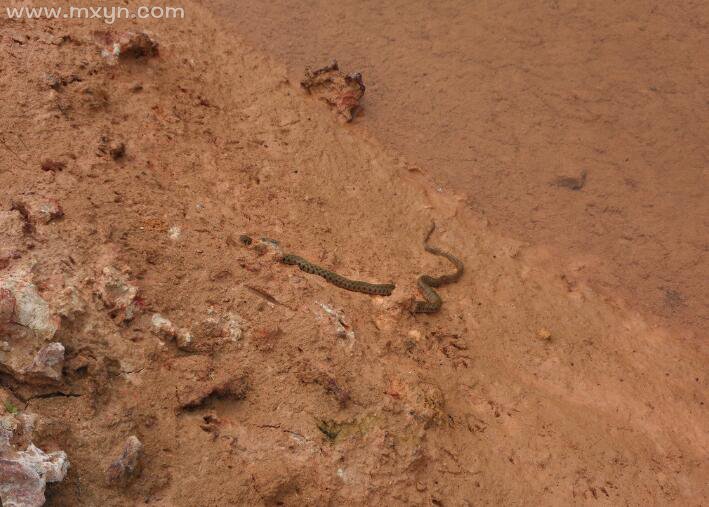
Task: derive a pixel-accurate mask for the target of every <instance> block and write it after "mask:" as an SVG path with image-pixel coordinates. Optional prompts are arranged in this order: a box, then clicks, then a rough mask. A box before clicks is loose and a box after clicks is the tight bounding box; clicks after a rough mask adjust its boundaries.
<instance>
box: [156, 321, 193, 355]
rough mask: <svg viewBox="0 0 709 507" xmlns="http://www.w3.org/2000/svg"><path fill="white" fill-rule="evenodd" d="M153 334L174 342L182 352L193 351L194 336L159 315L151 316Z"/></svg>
mask: <svg viewBox="0 0 709 507" xmlns="http://www.w3.org/2000/svg"><path fill="white" fill-rule="evenodd" d="M151 324H152V326H153V332H154V333H155V334H157V335H158V336H161V337H163V338H165V339H167V340H175V343H176V344H177V347H178V348H180V349H182V350H188V351H192V350H194V346H195V340H194V336H193V335H192V333H191V332H190V331H189V330H188V329H184V328H178V327H177V326H175V324H173V323H172V322H171V321H169V320H168V319H166V318H165V317H163V316H162V315H160V314H159V313H155V314H153V316H152V318H151Z"/></svg>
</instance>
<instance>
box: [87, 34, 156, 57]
mask: <svg viewBox="0 0 709 507" xmlns="http://www.w3.org/2000/svg"><path fill="white" fill-rule="evenodd" d="M94 37H95V38H96V39H97V41H98V42H99V43H100V44H101V45H102V46H104V47H103V49H102V50H101V55H102V56H103V57H104V58H106V59H107V60H108V61H109V63H111V64H115V63H117V62H118V60H119V59H125V58H149V57H153V56H157V54H158V43H157V42H156V41H155V40H153V39H152V38H151V37H150V36H149V35H148V34H147V33H145V32H123V33H121V34H118V35H116V34H114V33H113V32H95V33H94Z"/></svg>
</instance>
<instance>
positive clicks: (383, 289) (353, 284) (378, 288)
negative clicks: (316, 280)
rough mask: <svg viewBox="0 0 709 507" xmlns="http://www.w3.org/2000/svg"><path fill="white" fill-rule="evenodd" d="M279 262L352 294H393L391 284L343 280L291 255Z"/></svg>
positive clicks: (247, 241) (248, 241) (245, 239)
mask: <svg viewBox="0 0 709 507" xmlns="http://www.w3.org/2000/svg"><path fill="white" fill-rule="evenodd" d="M239 241H241V243H243V244H244V245H250V244H251V242H252V241H253V240H252V239H251V238H250V237H249V236H246V235H242V236H240V237H239ZM262 241H266V242H269V243H274V244H278V243H277V242H276V241H274V240H272V239H268V238H263V239H262ZM279 260H280V262H282V263H283V264H290V265H294V266H298V267H299V268H300V269H301V271H305V272H306V273H310V274H311V275H318V276H321V277H323V278H324V279H325V280H327V281H328V282H330V283H331V284H333V285H335V286H336V287H340V288H341V289H345V290H349V291H352V292H362V293H364V294H371V295H375V296H391V293H392V292H394V289H395V286H394V284H393V283H369V282H362V281H360V280H351V279H349V278H345V277H344V276H342V275H339V274H337V273H335V272H334V271H330V270H328V269H325V268H323V267H322V266H318V265H317V264H313V263H312V262H309V261H307V260H306V259H304V258H303V257H300V256H298V255H295V254H292V253H284V254H283V255H282V256H280V259H279Z"/></svg>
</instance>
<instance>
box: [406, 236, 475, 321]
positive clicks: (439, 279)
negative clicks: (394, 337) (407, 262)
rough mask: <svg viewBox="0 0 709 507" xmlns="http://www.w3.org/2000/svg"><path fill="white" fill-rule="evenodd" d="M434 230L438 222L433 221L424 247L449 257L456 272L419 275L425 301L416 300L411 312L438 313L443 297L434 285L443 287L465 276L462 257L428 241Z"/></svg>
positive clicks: (434, 253) (425, 237) (420, 287)
mask: <svg viewBox="0 0 709 507" xmlns="http://www.w3.org/2000/svg"><path fill="white" fill-rule="evenodd" d="M434 230H436V223H435V222H432V223H431V226H430V227H429V229H428V231H427V232H426V235H425V236H424V238H423V248H424V249H425V250H426V251H427V252H428V253H432V254H433V255H438V256H440V257H445V258H446V259H448V260H449V261H450V262H451V263H452V264H453V265H454V266H455V273H450V274H446V275H441V276H435V277H434V276H429V275H421V276H419V278H418V286H419V289H420V290H421V294H423V297H424V299H425V301H418V300H414V301H413V303H412V305H411V313H436V312H437V311H438V310H440V309H441V306H442V305H443V300H442V299H441V296H439V295H438V292H436V291H435V290H434V287H441V286H442V285H447V284H449V283H453V282H456V281H458V280H459V279H460V277H461V276H463V269H464V266H463V262H462V261H461V260H460V259H458V258H457V257H456V256H455V255H453V254H451V253H449V252H446V251H445V250H441V249H440V248H437V247H435V246H433V245H430V244H429V243H428V240H429V239H430V238H431V234H433V231H434Z"/></svg>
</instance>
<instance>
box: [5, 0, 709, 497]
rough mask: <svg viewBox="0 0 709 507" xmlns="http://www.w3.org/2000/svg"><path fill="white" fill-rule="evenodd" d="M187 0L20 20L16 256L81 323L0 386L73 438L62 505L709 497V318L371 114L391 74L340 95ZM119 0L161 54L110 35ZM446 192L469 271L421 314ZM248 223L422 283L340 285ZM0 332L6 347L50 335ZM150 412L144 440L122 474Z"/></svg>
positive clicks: (9, 255)
mask: <svg viewBox="0 0 709 507" xmlns="http://www.w3.org/2000/svg"><path fill="white" fill-rule="evenodd" d="M129 4H131V5H133V4H134V2H129ZM185 8H186V10H187V13H188V20H186V21H180V20H176V21H164V20H152V21H141V22H137V21H134V22H131V21H122V22H118V23H116V24H115V25H113V26H111V27H107V26H106V25H104V24H103V23H101V22H99V21H85V20H84V21H76V20H75V21H72V22H67V21H46V20H44V21H36V20H35V21H24V22H18V21H8V20H4V19H3V20H1V21H0V33H1V34H2V52H1V53H0V75H2V80H0V89H1V90H2V92H3V96H5V97H12V100H6V101H4V102H3V103H2V105H0V111H2V113H1V115H0V122H1V127H0V133H1V136H2V137H1V138H0V141H1V144H0V152H2V156H1V158H0V184H1V185H2V188H3V191H2V194H1V196H0V210H1V211H2V212H3V215H2V221H1V222H0V225H2V227H1V228H0V240H1V241H2V242H3V244H2V246H1V247H0V248H2V249H3V250H2V252H0V254H2V255H3V256H4V257H3V263H2V264H0V281H2V280H6V279H8V278H10V277H13V276H15V277H16V276H19V275H18V273H19V274H21V275H22V276H24V277H25V279H26V282H27V283H31V284H33V286H35V287H36V288H37V291H38V293H39V294H40V295H41V297H42V298H43V299H44V300H45V301H46V302H47V305H48V308H49V309H50V310H51V314H52V315H51V316H52V318H54V317H56V319H57V322H59V323H60V326H59V328H58V330H56V332H54V333H53V336H52V340H53V341H55V342H61V343H62V344H63V346H64V347H65V349H66V362H65V365H64V368H63V376H62V379H61V381H60V382H59V383H56V384H53V385H52V384H51V383H50V385H45V386H37V385H35V384H34V383H33V382H30V381H28V379H27V378H24V377H21V376H20V375H17V374H14V373H13V372H8V371H7V369H5V370H3V371H5V373H3V374H2V377H0V378H1V381H2V387H1V391H0V397H1V398H2V400H0V401H2V402H3V405H4V406H5V408H6V410H8V407H14V408H17V409H18V410H19V412H20V414H22V413H35V414H38V417H39V422H38V424H37V429H36V431H35V433H34V434H33V437H32V439H33V441H34V443H35V444H36V445H37V446H39V447H40V448H42V449H43V450H45V451H48V452H49V451H53V450H58V449H62V450H64V451H66V453H67V455H68V459H69V461H70V462H71V468H70V469H69V472H68V474H67V476H66V478H65V479H64V480H63V481H62V482H58V483H52V484H49V485H48V487H47V496H48V502H47V503H48V504H49V505H99V504H100V505H143V504H153V505H170V506H173V505H176V506H181V505H185V506H186V505H190V506H193V505H204V506H206V505H232V504H266V505H276V504H281V505H323V504H356V505H357V504H358V505H362V504H417V505H418V504H421V505H431V504H434V505H468V504H539V503H545V504H558V505H568V504H583V503H594V504H595V503H600V504H607V505H611V504H631V505H646V504H656V505H667V504H684V505H701V504H702V503H706V501H707V498H708V495H709V491H708V489H707V483H706V477H707V474H709V464H708V463H709V462H708V460H707V456H708V451H709V436H708V435H707V422H708V421H709V417H708V414H707V406H706V402H707V394H706V393H707V377H706V373H707V372H706V365H707V351H706V348H705V347H702V346H701V343H700V342H699V341H698V340H683V339H682V338H683V335H682V334H681V333H678V332H676V331H674V329H670V328H665V327H661V326H658V325H656V324H655V323H653V322H652V321H650V320H648V318H647V317H646V316H644V314H642V313H638V312H637V311H636V309H635V307H634V306H632V305H628V304H627V303H625V302H624V301H623V300H622V299H621V298H619V297H613V296H611V295H609V294H608V293H606V292H603V293H601V292H598V291H597V290H596V289H595V288H594V287H593V286H592V285H589V284H588V283H586V279H585V273H584V269H583V268H582V266H580V265H579V264H578V263H577V262H573V261H560V262H559V263H558V264H557V265H552V264H549V263H540V262H539V254H538V249H537V248H531V247H528V246H527V244H526V243H525V242H522V241H519V240H516V239H513V238H510V237H506V236H502V235H500V234H499V233H498V232H497V231H495V230H493V229H491V227H490V226H489V225H488V224H487V223H486V221H485V220H483V219H481V218H480V217H479V216H478V214H477V213H476V211H475V210H473V209H471V207H470V206H469V198H468V196H466V195H465V194H464V193H462V192H461V193H457V192H456V191H454V189H453V188H452V187H451V186H449V185H446V186H444V187H443V188H439V187H438V186H437V185H436V184H434V178H433V177H432V176H431V174H430V172H429V169H428V168H427V167H425V165H423V164H416V163H413V162H412V161H411V160H409V159H407V158H406V157H404V156H402V155H401V154H400V153H399V152H397V151H396V150H392V149H390V148H388V147H387V146H386V145H385V144H384V143H382V142H381V141H380V140H379V139H378V138H377V137H376V136H374V135H372V134H371V132H367V131H365V130H364V129H362V128H360V127H359V126H358V125H361V124H362V123H364V122H365V121H367V119H368V117H371V114H372V110H373V105H372V104H365V106H366V107H367V108H368V109H367V110H368V113H367V115H366V116H364V117H361V118H360V122H359V123H357V122H355V124H354V125H343V124H341V123H340V122H338V121H336V119H335V116H334V114H333V113H332V112H331V111H330V110H328V108H327V106H326V105H324V104H323V103H321V102H318V101H316V100H313V99H312V98H311V97H309V96H307V95H305V94H304V93H303V92H302V91H301V90H300V89H299V88H298V86H297V83H296V82H292V80H289V79H288V77H287V72H286V68H285V67H284V66H283V65H282V64H280V63H278V62H277V61H274V60H273V59H271V58H270V57H268V56H266V55H264V54H263V53H262V52H261V51H259V50H256V49H254V48H253V47H252V46H249V45H248V44H246V43H244V42H242V41H241V40H238V39H236V38H234V37H233V36H232V35H230V34H228V33H226V32H225V30H224V29H223V27H222V25H220V24H219V22H218V21H217V20H215V19H214V18H213V17H212V16H211V15H210V14H209V13H208V12H206V11H205V10H204V9H203V8H202V7H200V6H198V5H196V4H194V3H192V2H185ZM107 29H109V30H110V31H111V32H113V33H115V34H120V33H121V32H123V31H125V30H134V31H141V30H148V31H149V32H150V34H151V36H152V37H153V39H154V40H156V41H157V42H158V43H159V54H158V55H157V56H154V57H142V58H137V59H136V58H133V57H132V56H130V55H129V56H128V57H126V58H120V59H119V60H118V61H115V62H112V61H110V60H109V59H107V58H106V57H104V56H102V55H101V51H100V49H101V44H105V43H106V41H107V40H112V37H113V36H111V35H110V34H109V35H106V34H100V36H97V34H95V33H94V32H95V31H96V30H101V31H105V30H107ZM347 70H356V69H347ZM366 77H367V76H366V75H365V81H366ZM412 125H414V123H412ZM50 162H51V163H50ZM43 166H44V169H46V170H43ZM590 178H591V173H590V171H589V181H591V180H590ZM46 203H53V204H54V205H59V206H61V209H62V210H63V216H59V213H51V212H43V211H42V210H45V209H49V210H50V211H51V210H54V209H55V208H52V207H50V208H46ZM43 206H44V207H43ZM36 210H39V211H36ZM431 219H435V220H436V222H437V223H438V224H439V228H438V230H437V232H436V235H435V237H434V242H435V243H436V244H438V245H441V246H442V247H445V248H446V249H449V250H451V251H452V252H454V253H456V254H457V255H459V256H460V257H461V258H462V259H463V260H464V262H465V263H466V269H467V271H466V274H465V276H464V277H463V279H462V280H461V281H460V282H458V283H456V284H454V285H450V286H447V287H445V288H442V289H441V294H442V296H443V298H444V300H445V304H444V306H443V309H442V311H441V313H439V314H436V315H431V316H426V315H417V316H412V315H410V314H409V313H408V312H406V311H403V310H402V306H403V305H405V303H406V302H407V301H408V299H409V298H410V297H411V296H413V295H414V294H415V291H416V288H415V280H416V277H417V276H418V275H419V274H420V273H422V272H431V273H433V272H439V271H441V270H448V269H449V268H450V267H449V266H448V265H447V264H445V263H444V261H442V260H440V259H438V258H436V257H433V256H431V255H429V254H426V253H425V252H424V251H423V248H422V245H421V240H422V235H423V233H424V232H425V230H426V227H427V225H428V224H429V223H430V220H431ZM22 224H24V225H22ZM243 232H247V233H250V234H252V235H254V236H255V237H259V236H260V235H263V236H266V237H269V238H275V239H278V240H279V241H280V242H281V244H282V245H283V247H284V248H287V249H288V250H289V251H293V252H297V253H299V254H300V255H303V256H304V257H306V258H308V259H310V260H312V261H314V262H317V263H320V264H322V265H325V266H327V267H330V268H333V269H335V270H336V271H338V272H341V273H342V274H344V275H347V276H351V277H353V278H357V279H364V280H369V281H375V282H376V281H381V282H388V281H389V280H393V281H395V282H396V284H397V288H396V290H395V292H394V294H393V295H392V296H391V297H390V298H380V297H372V296H367V295H363V294H356V293H350V292H346V291H343V290H341V289H338V288H336V287H334V286H332V285H329V284H327V283H326V282H324V281H323V280H321V279H320V278H316V277H312V276H310V275H306V274H305V273H302V272H300V271H298V270H297V269H295V268H294V267H292V266H284V265H281V264H279V263H278V262H277V261H276V260H275V259H274V256H273V255H272V254H271V253H270V252H269V249H268V248H260V247H259V245H252V246H251V247H245V246H243V245H241V244H240V243H239V241H238V236H239V234H241V233H243ZM23 270H24V271H23ZM134 289H135V290H137V291H138V292H137V294H134V293H133V292H132V290H134ZM124 303H129V304H124ZM0 310H2V308H0ZM3 311H4V310H3ZM155 314H159V315H161V316H162V317H163V318H165V319H169V321H171V322H172V323H173V324H174V328H175V329H173V328H171V327H170V326H169V325H168V324H165V323H164V321H161V320H160V319H159V318H158V317H156V316H155ZM3 315H5V314H4V313H2V312H0V317H2V316H3ZM52 322H54V321H52ZM156 325H157V327H158V328H159V329H156ZM45 331H46V330H45ZM2 332H3V337H2V340H3V341H6V342H7V345H6V346H4V348H3V354H5V355H3V356H2V357H1V358H0V359H3V360H7V357H10V358H12V359H17V360H20V359H22V358H13V357H12V354H14V351H16V350H22V351H23V353H25V352H27V350H26V348H27V344H28V343H30V344H34V345H35V346H36V348H38V347H39V346H40V345H42V343H43V341H42V340H44V339H45V338H43V337H42V336H39V335H38V336H32V337H31V338H32V339H33V340H35V341H30V342H27V340H29V339H30V336H29V331H28V329H25V328H23V329H18V326H16V325H15V324H12V323H9V324H8V325H7V326H4V327H3V330H2ZM173 335H176V337H175V336H173ZM23 340H25V341H23ZM23 357H24V356H23ZM12 411H14V410H12ZM6 416H7V414H6ZM131 435H135V436H136V437H138V439H139V440H140V442H142V445H143V456H142V459H141V461H142V466H141V467H140V470H139V471H138V472H137V473H136V474H135V475H136V476H135V477H132V478H129V480H126V481H124V482H119V483H108V482H107V479H110V478H111V477H112V476H113V475H114V473H116V472H115V471H116V466H115V465H114V466H111V463H112V462H115V461H114V460H115V459H116V457H117V456H120V454H121V450H122V448H123V445H124V443H125V442H126V441H127V439H128V437H129V436H131ZM0 480H1V479H0Z"/></svg>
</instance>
